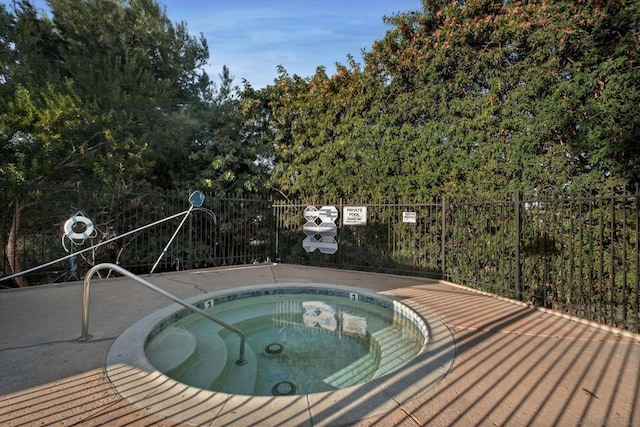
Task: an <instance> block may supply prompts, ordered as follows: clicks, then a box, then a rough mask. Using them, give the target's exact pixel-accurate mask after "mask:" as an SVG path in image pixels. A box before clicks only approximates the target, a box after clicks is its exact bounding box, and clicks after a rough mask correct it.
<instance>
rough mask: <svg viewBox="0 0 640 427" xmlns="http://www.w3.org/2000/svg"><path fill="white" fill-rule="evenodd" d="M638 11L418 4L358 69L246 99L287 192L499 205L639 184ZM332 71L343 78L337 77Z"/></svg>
mask: <svg viewBox="0 0 640 427" xmlns="http://www.w3.org/2000/svg"><path fill="white" fill-rule="evenodd" d="M639 17H640V7H639V6H638V4H637V2H632V1H616V2H607V1H604V0H601V1H592V2H573V1H568V0H567V1H558V2H545V1H540V2H539V1H535V2H511V1H509V2H501V1H492V0H468V1H465V2H444V1H431V0H425V1H424V2H423V10H422V11H413V12H408V13H401V14H397V15H394V16H391V17H387V18H385V20H386V22H387V23H388V24H390V25H391V26H392V28H391V29H390V30H389V31H388V32H387V34H386V35H385V37H384V38H383V39H382V40H379V41H377V42H375V43H374V44H373V46H372V50H371V51H369V52H365V55H364V58H365V65H364V68H363V69H362V70H359V69H355V68H353V67H352V69H346V68H343V67H341V66H340V65H338V67H337V73H336V75H335V76H332V77H328V76H327V75H326V73H325V70H324V69H318V71H317V72H316V74H315V75H314V76H312V77H309V78H306V79H304V78H300V77H297V76H294V77H293V78H291V77H289V76H288V75H287V74H286V71H285V70H284V69H281V70H280V75H279V76H278V78H277V79H276V80H275V82H274V85H273V86H269V87H267V88H266V89H265V91H264V93H263V94H262V95H261V96H262V99H263V100H265V102H266V104H265V105H267V106H268V113H266V114H265V113H261V114H262V117H267V118H268V119H267V120H268V122H269V128H270V129H271V130H272V134H271V135H270V136H269V137H272V136H273V139H272V143H273V145H274V147H275V152H276V158H275V163H274V171H273V182H274V184H275V185H277V186H278V188H279V189H280V190H281V191H282V192H284V193H286V194H288V195H290V196H294V197H305V198H325V199H326V198H333V197H354V196H356V195H360V196H362V197H366V196H367V195H369V196H372V195H377V197H382V196H383V195H385V194H387V195H391V196H392V197H398V198H403V199H411V198H416V197H417V198H421V199H424V198H429V197H434V196H439V195H447V196H456V197H460V196H470V195H473V196H483V197H491V198H493V197H505V196H507V195H510V194H512V193H513V191H514V190H516V189H517V190H521V191H524V192H529V193H535V194H538V195H541V194H545V193H548V192H552V191H563V190H571V189H583V188H592V187H594V186H599V185H601V184H604V183H607V184H620V183H622V184H626V185H633V184H634V183H637V182H638V181H639V179H640V175H639V171H638V169H639V167H640V166H638V165H640V145H638V144H637V141H638V129H640V123H638V116H637V114H635V115H634V114H633V113H632V109H633V106H634V105H638V103H639V101H640V92H639V88H640V81H639V77H638V76H639V75H640V74H639V73H638V69H639V66H640V64H639V62H638V45H639V44H640V43H639V40H640V39H639V37H640V36H639V28H638V22H639V19H638V18H639ZM344 76H346V78H345V77H344Z"/></svg>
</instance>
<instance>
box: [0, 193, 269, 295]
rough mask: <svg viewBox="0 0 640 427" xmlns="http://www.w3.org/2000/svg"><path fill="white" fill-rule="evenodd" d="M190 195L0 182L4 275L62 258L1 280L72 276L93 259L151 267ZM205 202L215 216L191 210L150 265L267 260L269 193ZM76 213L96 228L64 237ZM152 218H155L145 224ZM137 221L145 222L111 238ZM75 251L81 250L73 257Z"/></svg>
mask: <svg viewBox="0 0 640 427" xmlns="http://www.w3.org/2000/svg"><path fill="white" fill-rule="evenodd" d="M188 197H189V192H186V191H185V192H180V193H132V192H109V191H104V190H99V191H98V190H91V189H83V188H82V187H80V186H78V187H77V188H72V189H61V188H41V189H25V188H12V189H1V190H0V214H1V218H2V220H1V221H0V244H1V245H2V259H1V261H0V262H1V263H2V264H1V265H2V270H3V272H4V277H7V276H9V275H12V274H14V273H16V272H18V271H24V270H28V269H30V268H32V267H34V266H38V265H41V264H45V263H47V262H49V261H51V260H57V259H61V258H64V259H63V261H61V262H59V263H55V264H54V265H51V266H50V267H47V268H42V269H38V270H37V271H34V272H33V273H30V274H28V275H25V276H20V277H17V278H15V279H12V280H11V281H3V282H0V287H9V286H11V287H12V286H16V285H22V286H24V285H28V284H31V285H33V284H40V283H54V282H63V281H68V280H77V279H79V278H81V277H82V276H83V274H84V272H86V271H88V270H89V269H90V268H91V267H92V266H93V265H95V264H96V263H97V262H112V263H116V264H119V265H121V266H123V267H125V268H127V269H129V270H131V271H133V272H135V273H145V272H149V271H150V270H151V268H152V266H153V265H154V263H155V261H156V260H157V259H158V257H159V256H160V254H161V253H162V252H163V249H164V248H165V246H167V245H168V243H169V242H170V241H171V238H172V236H173V234H174V233H175V232H176V229H177V227H178V226H179V224H180V222H181V220H182V218H183V217H184V216H182V215H180V216H177V217H175V218H174V219H172V220H170V221H163V220H164V219H166V218H168V217H171V216H174V215H176V214H179V213H181V212H187V211H188V208H189V206H190V205H189V202H188ZM204 207H205V208H207V209H209V210H211V211H213V212H214V213H215V215H216V220H214V219H213V218H212V217H211V216H209V215H206V214H205V213H202V212H199V211H194V212H193V213H191V214H189V215H188V217H187V218H186V221H185V222H184V224H183V226H182V228H181V229H180V232H178V233H177V234H176V236H175V240H173V241H172V242H171V245H169V246H167V251H166V253H165V254H164V256H163V257H162V260H161V262H160V263H159V265H158V268H157V269H156V270H155V271H163V270H165V271H166V270H182V269H193V268H203V267H211V266H218V265H228V264H239V263H248V262H259V261H264V260H265V259H267V257H268V256H269V251H270V249H269V248H270V247H271V241H270V236H271V234H272V233H271V229H270V227H268V226H266V223H267V221H270V212H271V209H270V204H269V201H268V200H263V199H241V198H215V197H213V196H211V195H209V196H208V197H207V198H206V200H205V206H204ZM74 215H84V216H85V217H87V218H90V219H91V221H92V224H93V225H94V231H93V233H91V235H90V236H88V237H87V238H86V239H74V240H71V239H69V238H66V237H65V233H64V230H63V227H64V224H65V222H66V221H67V220H68V219H69V218H70V217H71V216H74ZM152 223H158V224H157V225H155V226H153V227H148V228H143V227H144V226H146V225H148V224H152ZM139 228H143V229H141V230H140V231H138V232H135V233H132V234H130V235H128V236H126V237H123V238H122V239H116V240H114V241H112V242H109V241H110V240H113V239H114V238H115V237H116V236H119V235H123V234H124V233H128V232H130V231H132V230H137V229H139ZM102 243H106V244H104V245H102ZM96 245H100V246H97V247H96V248H95V249H94V250H91V251H88V252H83V253H81V251H82V250H83V249H84V248H87V247H92V246H96ZM74 252H75V253H78V255H77V256H70V255H73V253H74ZM65 257H66V258H65ZM0 279H2V278H1V277H0Z"/></svg>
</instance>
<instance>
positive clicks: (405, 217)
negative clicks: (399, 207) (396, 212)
mask: <svg viewBox="0 0 640 427" xmlns="http://www.w3.org/2000/svg"><path fill="white" fill-rule="evenodd" d="M417 217H418V215H417V214H416V213H415V212H402V222H408V223H411V224H415V223H416V218H417Z"/></svg>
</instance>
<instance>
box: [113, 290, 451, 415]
mask: <svg viewBox="0 0 640 427" xmlns="http://www.w3.org/2000/svg"><path fill="white" fill-rule="evenodd" d="M308 286H313V287H322V288H325V289H335V290H336V292H344V291H345V290H348V291H351V292H358V293H359V295H360V294H361V295H364V296H366V295H374V296H375V295H377V298H384V299H389V300H391V301H395V300H397V298H394V297H393V296H392V295H389V294H377V293H376V292H374V291H372V290H369V289H366V288H359V287H352V286H349V287H345V286H339V285H333V284H322V283H313V284H309V283H300V282H296V283H280V284H268V285H263V287H264V288H265V289H266V288H289V289H291V288H296V287H298V288H300V287H305V288H306V287H308ZM257 288H260V286H257V285H251V286H243V287H237V288H233V289H226V290H221V291H216V292H213V293H210V294H201V295H197V296H194V297H191V298H189V299H187V301H188V302H191V303H198V302H202V301H203V300H205V301H206V299H207V298H208V296H209V295H212V294H219V295H223V294H229V293H234V294H237V293H241V292H245V291H247V292H253V291H255V290H256V289H257ZM348 291H347V292H348ZM402 304H404V305H407V306H408V307H409V308H411V309H412V310H414V311H415V312H416V313H417V314H418V315H419V316H421V317H422V318H424V319H425V320H426V324H425V322H424V321H422V319H421V318H420V317H417V318H416V317H413V318H412V321H413V322H414V323H415V324H417V326H418V327H419V328H421V329H424V328H427V329H428V343H427V344H426V345H425V346H423V349H422V350H421V352H420V353H419V354H418V355H417V356H416V358H414V359H413V360H412V361H411V362H409V363H408V364H407V365H406V366H404V367H402V368H400V369H399V370H397V371H394V372H392V373H390V374H388V375H385V376H383V377H381V378H378V379H376V380H373V381H371V382H369V383H366V384H361V385H357V386H353V387H349V388H346V389H341V390H337V391H332V392H324V393H315V394H310V395H304V396H282V397H278V398H274V397H265V396H260V397H256V396H241V395H228V394H224V393H218V392H211V391H207V390H201V389H197V388H195V387H189V386H185V385H184V384H181V383H178V382H176V381H174V380H172V379H170V378H168V377H166V376H165V375H163V374H161V373H159V372H156V371H155V369H154V368H153V367H152V366H151V364H150V363H149V362H148V361H147V360H146V358H145V356H144V351H143V347H142V346H141V345H140V342H141V341H140V340H141V337H146V336H147V335H148V334H149V333H150V332H151V331H152V330H153V329H154V328H157V327H158V323H159V322H162V320H163V319H164V318H166V317H168V316H171V315H172V313H175V312H176V311H179V306H178V305H177V304H173V305H170V306H168V307H165V308H163V309H161V310H158V311H156V312H154V313H151V314H149V315H148V316H146V317H145V318H143V319H142V320H141V321H139V322H137V323H136V324H135V325H132V326H131V327H130V328H128V329H127V330H125V331H124V332H123V333H122V334H121V335H120V337H118V339H116V341H115V342H114V343H113V344H112V346H111V348H110V349H109V352H108V353H107V357H106V360H105V373H106V375H107V378H108V379H109V381H110V383H111V384H112V386H113V387H114V389H115V391H116V392H117V393H118V394H119V395H120V396H121V397H123V398H124V399H126V400H127V401H129V402H130V403H131V404H133V405H134V406H137V407H140V408H146V409H148V410H153V412H154V413H157V414H162V416H166V417H168V418H170V419H172V420H175V421H179V422H182V423H194V424H198V425H206V424H209V423H213V422H214V421H215V423H222V424H224V423H225V422H231V421H232V420H233V421H235V422H242V421H243V420H244V421H245V422H246V423H248V424H253V423H257V422H265V423H266V422H268V423H270V424H278V423H295V424H300V425H305V424H308V425H317V424H318V423H322V424H327V423H331V424H334V423H335V424H343V423H350V422H355V421H357V420H362V419H364V418H367V417H370V416H372V415H375V414H377V413H381V412H386V411H390V410H393V409H397V408H398V407H399V406H402V405H403V404H406V403H408V402H409V401H411V400H413V399H415V398H417V397H418V396H420V395H421V394H423V393H425V392H427V391H428V390H429V389H430V388H432V387H434V386H435V385H437V384H438V383H439V382H440V381H441V380H442V379H443V378H444V377H445V376H446V374H447V373H448V372H449V370H450V368H451V366H452V364H453V358H454V356H455V345H454V342H453V337H452V335H451V333H450V332H449V330H448V328H447V327H446V326H445V325H444V324H443V323H442V322H441V321H440V319H438V318H437V317H436V316H435V315H433V314H432V313H430V312H429V311H428V310H426V308H425V307H422V306H421V305H419V304H415V303H413V302H412V301H409V300H403V301H402ZM413 316H415V315H413ZM409 317H411V315H409ZM267 406H268V408H269V409H268V410H267V411H265V410H262V411H257V409H258V408H265V407H267ZM242 414H245V415H244V416H246V417H249V418H243V415H242ZM256 416H259V418H257V419H256V418H255V417H256ZM225 420H226V421H225Z"/></svg>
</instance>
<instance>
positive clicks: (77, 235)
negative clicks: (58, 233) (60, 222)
mask: <svg viewBox="0 0 640 427" xmlns="http://www.w3.org/2000/svg"><path fill="white" fill-rule="evenodd" d="M78 223H79V224H83V225H84V230H83V231H81V232H78V231H75V230H74V226H75V225H76V224H78ZM92 233H93V223H92V222H91V220H90V219H89V218H87V217H86V216H82V215H74V216H72V217H71V218H69V219H68V220H67V222H65V223H64V234H65V235H66V236H67V237H68V238H70V239H71V240H84V239H86V238H88V237H89V236H91V234H92Z"/></svg>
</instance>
